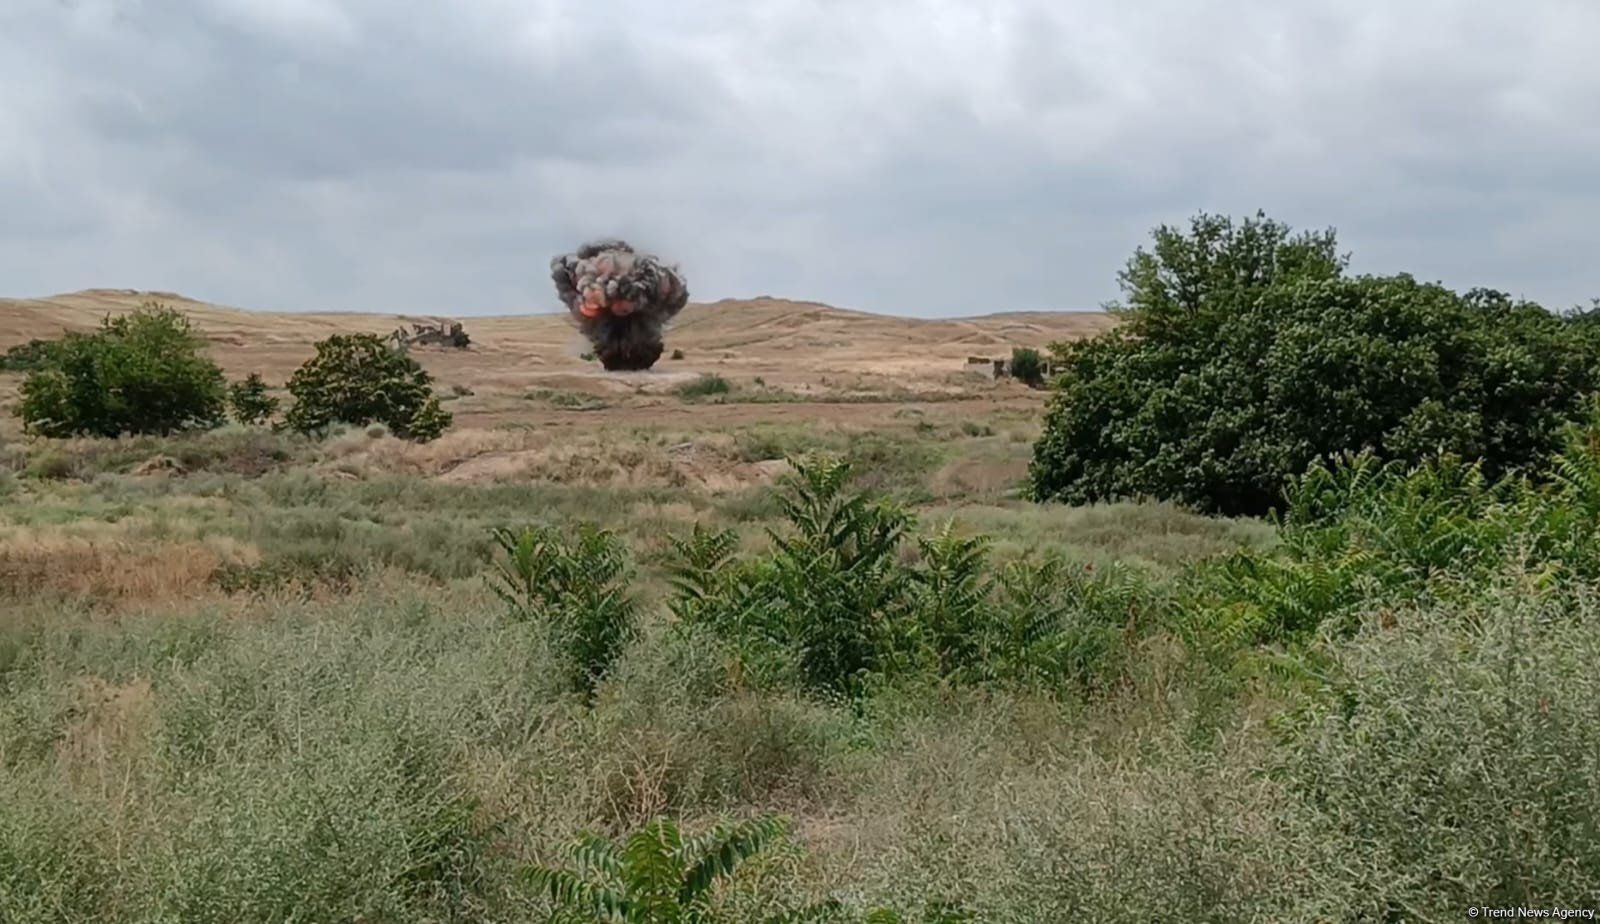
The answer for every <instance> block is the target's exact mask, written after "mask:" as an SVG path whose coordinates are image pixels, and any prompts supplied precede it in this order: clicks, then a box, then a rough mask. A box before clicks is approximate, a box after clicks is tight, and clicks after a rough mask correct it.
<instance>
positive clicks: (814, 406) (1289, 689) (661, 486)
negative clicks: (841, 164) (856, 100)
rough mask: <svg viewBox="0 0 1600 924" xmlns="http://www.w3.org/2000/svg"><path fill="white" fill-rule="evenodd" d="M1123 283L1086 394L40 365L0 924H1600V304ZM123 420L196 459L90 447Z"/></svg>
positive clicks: (21, 450)
mask: <svg viewBox="0 0 1600 924" xmlns="http://www.w3.org/2000/svg"><path fill="white" fill-rule="evenodd" d="M1124 279H1125V282H1126V284H1127V286H1128V288H1129V289H1130V290H1131V291H1132V293H1133V298H1132V301H1133V302H1134V310H1133V311H1131V312H1129V313H1127V314H1125V315H1124V316H1123V320H1122V324H1123V326H1122V327H1119V328H1117V329H1114V330H1112V331H1111V332H1110V333H1106V334H1102V335H1101V336H1098V337H1095V338H1093V339H1092V340H1088V341H1083V342H1082V343H1081V344H1078V345H1072V344H1069V343H1065V342H1063V343H1061V344H1058V345H1057V348H1056V349H1054V350H1053V357H1052V358H1053V361H1054V362H1055V363H1056V364H1057V365H1056V367H1055V368H1056V371H1055V373H1054V379H1053V380H1052V381H1051V382H1050V387H1049V388H1048V389H1047V390H1046V389H1041V390H1034V389H1029V388H1027V387H1025V386H1023V385H1022V384H1020V383H1018V382H1015V381H992V380H987V379H984V378H982V377H973V376H970V375H966V376H964V375H962V373H961V371H960V368H961V364H962V362H963V360H964V357H965V355H966V354H967V353H970V352H972V351H973V350H985V349H993V348H995V347H996V345H997V344H1000V343H1006V342H1017V343H1018V344H1019V345H1025V344H1024V341H1030V339H1031V345H1033V346H1036V347H1037V346H1043V345H1044V344H1042V343H1040V342H1039V341H1040V340H1042V339H1050V338H1055V337H1058V336H1059V339H1061V340H1062V341H1073V340H1076V339H1077V338H1078V337H1080V336H1082V335H1084V334H1088V333H1093V332H1094V331H1097V330H1105V329H1106V328H1107V327H1108V326H1109V325H1108V324H1105V323H1102V322H1101V321H1094V322H1087V321H1085V320H1083V319H1082V318H1077V319H1071V320H1070V322H1067V321H1062V320H1061V319H1059V318H1056V319H1052V318H1050V317H1049V316H1046V315H1038V316H1027V317H1025V318H1024V317H1013V318H1011V319H1005V318H991V319H977V320H971V321H961V322H911V321H904V322H899V321H895V320H894V319H881V318H880V319H874V318H871V317H869V316H861V315H856V314H851V313H847V312H833V311H831V309H826V308H824V307H822V306H811V305H804V306H798V307H797V306H796V305H795V304H794V303H777V302H774V301H773V300H760V301H758V302H756V303H750V304H749V305H744V306H740V305H722V306H720V307H718V306H709V307H707V306H700V307H698V308H694V309H691V310H690V311H688V312H685V315H684V318H685V322H684V324H683V325H682V327H681V330H680V331H679V333H678V334H673V335H669V339H668V346H669V347H671V348H674V349H675V350H679V351H681V352H678V353H676V354H675V355H674V358H673V359H671V360H667V361H665V362H664V363H663V364H662V366H663V367H662V369H660V370H659V371H657V372H653V373H651V374H649V375H644V376H627V375H620V376H613V375H604V374H597V373H596V372H594V371H593V369H592V368H589V365H588V364H586V362H585V361H584V360H582V359H581V358H580V357H578V356H575V355H572V356H569V355H566V354H565V353H563V352H562V350H563V347H561V345H560V343H559V340H560V337H561V336H563V334H561V330H560V328H559V327H558V326H557V325H556V324H555V323H554V322H552V323H544V322H543V321H540V322H539V323H537V324H536V323H533V322H530V323H529V324H528V325H527V326H528V328H529V329H532V330H533V332H532V333H531V334H530V333H528V332H527V331H524V330H523V328H522V326H521V325H520V322H518V321H516V320H515V319H492V320H491V321H489V322H486V323H485V324H484V325H483V326H482V327H481V329H480V328H475V329H474V330H473V348H472V349H471V350H466V351H435V352H429V351H425V350H419V351H416V352H415V353H414V354H396V355H390V354H388V353H387V352H386V351H384V350H381V349H378V348H377V346H376V345H375V343H374V342H373V341H371V340H368V341H360V340H350V339H340V338H341V337H343V336H344V334H346V333H349V332H352V331H356V330H361V329H364V328H372V327H375V326H377V327H381V324H379V322H380V321H382V320H384V319H377V320H374V319H370V318H367V319H363V318H360V317H356V316H332V315H324V316H298V317H294V318H289V317H274V316H270V315H252V314H249V313H244V312H229V311H226V310H222V309H213V308H208V307H205V306H195V305H194V304H193V303H188V302H184V301H182V300H179V299H178V298H177V297H173V300H174V301H180V302H181V303H182V304H184V305H186V306H188V307H186V309H185V313H186V315H187V316H189V317H190V318H192V319H193V322H194V325H195V327H194V332H193V333H191V332H190V331H189V330H188V329H187V328H185V327H184V326H183V324H186V323H188V322H183V323H180V322H179V321H178V320H174V319H173V317H169V318H167V319H166V320H161V319H160V318H157V319H155V320H151V319H149V318H146V319H145V320H143V321H134V322H129V323H128V324H127V325H124V326H123V327H117V326H116V325H113V324H111V323H110V322H108V323H107V326H106V330H107V332H106V333H105V334H103V335H102V336H101V339H99V340H94V339H89V340H79V341H74V342H73V343H71V344H68V345H66V346H55V345H50V344H35V345H33V346H28V347H25V348H21V349H20V350H13V351H11V352H9V353H7V354H6V358H5V362H6V363H9V364H11V367H12V369H13V371H11V372H6V373H0V410H3V411H6V412H7V413H6V414H5V421H4V423H0V920H3V921H7V922H10V921H18V922H36V921H37V922H88V921H94V922H102V921H103V922H113V924H123V922H127V924H133V922H139V924H144V922H209V921H216V922H239V921H252V922H254V921H274V922H289V921H295V922H302V921H304V922H311V921H315V922H346V921H348V922H446V921H460V922H466V921H472V922H513V921H549V922H579V921H591V922H592V921H619V922H634V924H643V922H650V924H660V922H701V924H712V922H751V921H761V922H765V921H771V922H778V921H790V922H799V921H834V922H845V921H860V922H863V924H893V922H921V924H950V922H963V921H982V922H1056V921H1067V920H1085V921H1104V922H1119V921H1139V922H1146V921H1184V922H1189V921H1215V922H1238V921H1273V922H1328V921H1337V922H1349V924H1355V922H1379V921H1382V922H1400V921H1408V922H1409V921H1458V920H1461V919H1463V918H1464V917H1466V916H1467V915H1468V911H1469V909H1472V908H1478V909H1480V915H1483V914H1484V913H1483V912H1482V911H1481V909H1483V908H1490V909H1497V910H1498V909H1518V908H1526V909H1542V910H1549V911H1551V912H1552V916H1560V915H1561V914H1562V913H1564V912H1566V911H1573V910H1582V909H1594V908H1596V906H1597V905H1600V846H1596V845H1597V844H1600V679H1597V676H1596V664H1600V396H1597V395H1596V387H1595V386H1596V383H1597V382H1600V334H1597V332H1600V326H1597V325H1594V324H1593V323H1592V321H1593V319H1594V318H1595V317H1600V312H1596V313H1591V314H1588V315H1576V316H1572V317H1558V316H1555V315H1553V314H1551V313H1549V312H1545V311H1544V310H1543V309H1540V308H1539V307H1538V306H1532V305H1527V304H1524V303H1519V302H1513V301H1512V300H1510V299H1509V298H1506V297H1504V296H1500V295H1498V294H1496V293H1484V292H1476V291H1475V292H1473V293H1469V294H1468V295H1465V296H1458V295H1456V294H1454V293H1451V292H1448V291H1447V290H1444V289H1443V288H1442V287H1438V286H1420V285H1417V284H1416V283H1415V282H1414V281H1413V280H1411V279H1409V277H1396V278H1389V279H1374V278H1371V277H1359V278H1351V277H1347V276H1345V275H1344V270H1343V264H1342V258H1337V248H1336V242H1335V241H1334V240H1333V238H1332V235H1331V233H1330V234H1329V235H1327V236H1326V237H1322V236H1309V237H1301V238H1298V239H1293V240H1291V239H1289V238H1288V236H1287V231H1286V229H1283V228H1281V227H1279V226H1275V225H1272V224H1270V223H1260V222H1258V223H1251V222H1246V223H1245V224H1244V225H1242V226H1234V225H1232V224H1231V223H1229V222H1226V221H1221V220H1213V219H1204V218H1203V219H1200V220H1197V221H1196V222H1195V223H1194V226H1193V231H1192V234H1191V235H1189V236H1185V235H1183V234H1182V233H1180V232H1177V231H1173V230H1171V229H1162V230H1161V231H1160V232H1158V234H1157V247H1156V252H1155V253H1154V254H1153V255H1151V254H1145V253H1143V252H1142V251H1141V252H1140V254H1137V255H1136V256H1135V259H1134V260H1133V261H1130V270H1129V272H1128V273H1127V274H1125V277H1124ZM117 297H119V298H120V296H117ZM108 300H114V299H113V296H112V295H108V294H106V293H105V292H98V293H80V294H79V295H76V296H70V297H63V298H62V299H57V300H55V301H50V300H43V301H38V300H36V301H30V302H14V303H10V306H9V308H8V310H11V311H13V312H15V313H17V316H18V317H19V318H20V321H19V322H18V326H17V328H16V330H15V331H13V333H14V334H15V335H16V336H26V337H29V338H34V337H38V338H48V337H55V336H57V335H58V334H59V333H60V331H61V330H63V329H82V328H83V327H84V326H85V324H86V323H88V321H89V319H90V315H91V313H93V312H96V311H99V310H102V309H104V308H106V307H107V305H108V303H109V302H108ZM124 307H126V306H124ZM713 309H715V310H713ZM741 312H744V313H742V314H741ZM174 317H175V316H174ZM547 320H548V319H547ZM1052 324H1054V325H1057V326H1056V327H1055V328H1051V326H1050V325H1052ZM141 325H143V326H141ZM897 325H898V326H897ZM1069 329H1070V331H1069ZM1052 331H1053V333H1052ZM19 332H20V333H19ZM518 337H522V339H520V340H519V339H517V338H518ZM674 337H676V338H677V339H673V338H674ZM319 338H323V339H319ZM313 340H315V341H316V344H315V347H316V350H317V355H318V357H319V359H318V363H319V364H320V368H319V371H318V372H317V374H316V376H310V375H302V376H299V377H298V378H296V377H292V376H290V374H289V372H290V370H291V369H293V368H295V366H296V364H300V363H305V365H301V366H300V369H305V368H308V367H309V366H311V365H312V363H310V362H307V356H308V354H310V353H311V351H312V348H313V342H312V341H313ZM330 344H332V345H331V346H330ZM202 347H203V348H204V349H202ZM324 347H327V350H326V356H324ZM74 350H76V351H77V352H73V351H74ZM340 351H342V354H341V353H340ZM201 352H209V353H210V355H211V356H212V357H213V358H214V359H216V360H217V363H218V365H219V366H220V368H213V366H212V365H211V361H210V360H202V359H200V358H198V357H199V355H200V353H201ZM335 354H340V355H343V356H344V357H345V359H340V358H339V356H338V355H335ZM357 355H364V356H367V357H368V358H369V360H370V362H367V361H366V360H364V361H363V362H367V365H366V366H364V367H362V368H361V369H360V370H358V371H360V372H361V374H362V375H363V376H365V378H363V379H362V384H361V387H360V388H355V387H349V383H350V382H352V381H355V379H354V378H353V377H349V378H346V377H347V376H350V373H348V372H347V371H342V370H347V369H348V368H352V367H353V366H354V365H359V364H352V363H350V362H347V360H348V359H349V357H351V356H357ZM174 357H176V359H174ZM374 357H375V359H374ZM323 359H326V362H322V360H323ZM51 363H54V364H55V366H54V368H53V371H52V370H51V369H47V370H46V371H45V372H40V373H38V374H37V377H35V371H29V370H38V369H41V368H46V367H48V366H49V364H51ZM24 367H26V368H24ZM423 367H427V370H428V371H429V372H430V373H431V375H424V374H423ZM261 370H264V375H263V376H262V377H261V378H258V379H255V380H253V382H254V384H250V385H249V388H245V387H244V385H243V384H241V383H249V382H251V381H252V380H250V379H247V378H246V376H247V374H249V373H252V372H256V371H261ZM224 373H225V374H226V380H231V381H233V382H234V383H235V387H237V388H238V390H239V394H245V393H246V392H248V397H249V398H250V406H251V407H252V408H255V409H256V410H258V411H259V414H257V413H256V411H251V412H250V413H249V414H244V413H241V403H240V402H239V401H238V400H237V399H236V397H234V391H233V390H232V389H228V388H225V386H226V380H225V377H224ZM118 376H120V377H121V378H120V379H116V377H118ZM25 378H26V381H31V382H33V383H34V384H33V385H31V386H30V385H27V384H25V383H24V382H25ZM111 379H116V380H117V381H119V382H125V383H127V386H126V387H119V388H111V389H108V388H106V387H103V384H104V382H106V381H109V380H111ZM285 379H288V382H289V383H290V387H289V389H288V390H289V391H291V392H296V394H295V396H294V401H295V406H293V407H289V408H288V409H287V411H286V412H285V414H284V415H283V419H284V421H299V423H300V424H303V425H304V426H300V425H298V424H297V425H296V426H283V425H280V424H278V423H276V422H273V420H274V415H275V412H276V410H277V409H282V408H281V407H280V406H278V405H274V403H273V401H274V400H275V399H278V398H283V397H284V395H283V394H282V391H283V389H282V388H277V387H269V386H271V383H280V382H283V381H285ZM164 381H165V382H169V383H178V384H182V385H183V386H184V388H185V389H187V390H186V391H185V392H184V394H187V395H188V396H189V399H190V400H191V403H192V405H193V407H194V408H198V410H186V409H185V408H184V407H182V406H180V405H179V403H178V402H175V401H168V400H166V398H167V397H170V396H171V395H174V394H178V391H177V390H173V389H166V388H163V387H161V384H162V383H163V382H164ZM152 383H154V384H153V385H152ZM335 386H336V387H335ZM436 386H437V387H436ZM141 389H142V391H141ZM134 393H142V394H144V395H146V396H147V397H146V399H145V400H146V402H147V403H150V404H160V405H161V406H160V408H159V410H161V411H162V413H164V414H167V415H168V417H167V418H164V420H176V421H179V422H180V424H181V423H182V422H183V421H184V420H186V419H188V420H191V421H193V420H198V421H200V423H197V424H193V425H192V426H191V425H182V426H180V425H171V424H169V423H166V422H163V423H162V425H161V426H160V427H154V426H151V427H145V426H142V422H146V421H148V420H149V419H151V414H152V413H153V411H151V409H150V408H148V407H145V406H144V405H141V404H140V403H139V402H138V401H132V400H127V399H126V396H127V395H129V394H134ZM151 395H154V396H156V397H155V398H150V397H148V396H151ZM225 395H226V396H228V401H227V402H225V401H224V396H225ZM330 395H332V396H334V397H338V396H340V395H345V396H347V397H348V396H349V395H354V396H355V397H354V398H353V399H351V400H352V401H353V402H355V403H365V404H371V405H373V406H381V407H383V408H384V409H385V410H386V412H390V413H391V416H395V417H396V419H398V420H400V421H401V423H402V424H409V425H411V426H410V429H409V431H408V436H409V437H410V438H405V439H402V438H399V437H397V436H396V435H395V432H396V431H395V429H394V428H392V427H391V426H388V425H385V424H384V423H378V422H373V418H372V415H368V414H365V413H363V414H358V415H356V416H362V417H365V418H367V419H366V422H363V423H359V424H357V425H353V426H352V425H335V426H332V427H324V426H322V425H321V422H322V421H325V420H335V419H338V420H344V419H351V417H350V414H351V413H354V412H351V411H349V410H348V406H347V408H345V409H340V408H338V407H334V406H332V405H331V404H323V405H318V404H317V403H316V402H318V401H326V400H327V399H329V396H330ZM374 395H377V396H380V397H382V398H383V400H376V399H375V398H374V397H373V396H374ZM163 396H166V397H163ZM396 396H398V397H396ZM163 402H164V403H163ZM302 402H303V406H302ZM225 403H226V404H229V405H230V406H231V407H232V408H233V409H232V411H231V412H230V413H231V416H232V417H233V418H234V420H235V422H234V423H228V424H224V425H218V424H220V423H221V421H222V420H223V419H224V413H223V412H224V406H225ZM285 404H287V402H285ZM400 405H404V406H403V407H402V408H400V409H399V410H397V409H396V408H397V407H399V406H400ZM19 406H21V407H23V408H24V409H25V410H27V411H28V413H25V414H23V415H22V416H23V417H24V418H28V417H30V416H31V429H32V431H33V432H31V433H28V434H24V433H23V432H22V429H21V427H20V426H18V425H17V423H16V422H15V420H13V419H12V418H11V415H10V414H9V411H10V410H11V409H13V408H16V407H19ZM341 414H343V415H345V416H339V415H341ZM185 415H187V417H186V416H185ZM330 415H332V416H330ZM257 417H259V418H260V419H262V420H263V421H266V422H264V423H261V424H257V425H243V424H241V423H238V422H237V421H238V420H240V419H246V418H248V419H256V418H257ZM106 421H110V422H111V423H110V424H109V425H106ZM308 421H309V422H310V423H307V422H308ZM312 424H315V426H313V425H312ZM97 428H98V429H99V430H106V429H109V430H111V431H117V430H127V429H130V428H131V429H133V430H139V429H147V430H157V431H163V430H164V431H169V432H167V433H165V434H164V435H143V436H140V435H122V436H118V437H114V438H108V437H104V436H101V437H97V438H90V437H87V436H82V435H78V436H56V437H48V436H45V435H43V434H42V433H41V432H39V431H41V430H56V431H61V432H79V433H81V432H97ZM297 428H298V429H302V430H304V431H305V432H299V433H297V432H294V431H295V430H296V429H297ZM402 429H404V428H402ZM181 431H187V432H181ZM1120 498H1127V499H1120ZM1160 498H1166V500H1161V499H1160ZM1042 499H1050V500H1052V501H1065V503H1061V502H1049V503H1046V502H1040V501H1041V500H1042ZM1200 510H1205V511H1209V512H1208V513H1207V514H1206V515H1202V514H1201V513H1199V512H1196V511H1200ZM1258 514H1264V515H1258ZM1513 913H1514V912H1513Z"/></svg>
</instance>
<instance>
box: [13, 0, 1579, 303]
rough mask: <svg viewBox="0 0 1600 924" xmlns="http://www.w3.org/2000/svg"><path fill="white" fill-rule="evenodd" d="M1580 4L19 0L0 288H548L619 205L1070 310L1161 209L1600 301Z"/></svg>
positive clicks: (1100, 290) (800, 269) (718, 275)
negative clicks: (1336, 236) (1273, 226)
mask: <svg viewBox="0 0 1600 924" xmlns="http://www.w3.org/2000/svg"><path fill="white" fill-rule="evenodd" d="M1596 36H1600V7H1597V6H1596V5H1594V4H1592V3H1591V2H1589V0H1545V2H1542V3H1539V4H1530V5H1526V6H1523V7H1520V8H1518V7H1516V6H1515V5H1511V4H1501V3H1492V2H1488V0H1416V2H1411V3H1405V4H1395V3H1391V2H1387V0H1310V2H1306V3H1299V4H1281V3H1276V2H1269V0H1226V2H1218V3H1209V4H1194V3H1190V2H1185V0H1153V2H1148V3H1141V4H1131V5H1123V4H1120V3H1115V2H1112V0H1102V2H1086V0H1083V2H1063V3H1051V2H1046V0H1003V2H1000V3H994V4H968V3H958V2H956V0H887V2H883V3H873V4H859V3H847V2H843V0H828V2H816V0H766V2H762V3H756V4H741V3H731V2H722V0H707V2H704V3H699V4H695V5H692V6H678V5H661V4H650V3H646V2H645V0H610V2H604V3H580V2H576V0H539V2H523V0H461V2H458V3H451V4H442V3H422V2H418V0H410V2H399V0H8V2H6V3H4V4H0V215H3V216H5V217H4V220H3V221H0V286H3V290H4V292H5V294H12V295H23V294H44V293H49V292H56V291H64V290H70V289H77V288H83V287H87V286H97V285H104V286H129V287H139V288H153V289H168V290H178V291H183V292H186V293H190V294H193V295H196V296H199V297H205V298H210V299H213V300H218V301H222V302H226V303H231V304H239V305H246V306H253V307H264V308H303V309H343V310H403V311H427V312H454V313H461V314H469V313H488V312H493V313H500V312H526V311H536V310H555V309H557V308H558V307H559V306H558V305H556V304H555V301H554V298H553V296H552V295H551V293H550V292H549V287H548V284H547V282H546V281H545V279H544V276H545V268H546V266H547V263H548V260H549V258H550V256H551V255H553V254H556V253H560V252H565V251H568V250H570V249H571V248H572V247H574V246H576V245H577V244H578V243H579V242H580V241H582V240H585V239H590V238H595V237H602V236H617V237H623V238H626V239H628V240H631V241H634V242H635V243H637V244H638V245H639V246H641V247H643V248H645V249H647V250H651V251H654V252H658V253H661V254H662V255H663V256H665V257H667V258H669V259H672V260H677V261H681V263H682V264H683V266H684V268H685V270H686V271H687V272H688V273H689V275H690V278H691V279H693V280H694V295H695V297H696V298H707V299H714V298H719V297H724V296H741V295H755V294H766V293H771V294H781V295H789V296H793V297H798V298H813V299H821V300H826V301H830V302H834V303H836V304H842V305H848V306H852V307H859V308H865V309H868V310H875V311H884V312H893V313H905V314H920V315H950V314H964V313H977V312H986V311H996V310H1008V309H1038V308H1088V307H1094V306H1095V305H1097V304H1099V303H1101V302H1102V301H1104V300H1106V299H1108V298H1112V297H1114V296H1115V295H1116V289H1115V276H1116V271H1117V269H1118V268H1119V266H1120V265H1121V263H1122V262H1123V261H1124V260H1125V259H1126V257H1127V256H1128V254H1129V253H1130V252H1131V251H1132V249H1133V248H1134V247H1135V246H1137V245H1139V244H1140V243H1142V242H1143V240H1144V239H1145V236H1146V234H1147V232H1148V230H1149V229H1150V227H1151V226H1152V225H1154V224H1156V223H1159V222H1181V221H1183V220H1184V219H1185V218H1186V217H1188V216H1189V215H1191V214H1193V213H1194V212H1195V211H1197V210H1200V209H1206V210H1213V211H1226V212H1231V213H1234V214H1242V213H1247V212H1251V211H1254V210H1255V209H1256V208H1264V209H1266V210H1267V211H1269V212H1270V213H1272V214H1274V215H1276V216H1279V217H1281V218H1283V219H1285V220H1288V221H1290V222H1292V223H1295V224H1298V225H1303V226H1310V227H1319V228H1320V227H1326V226H1329V225H1333V226H1336V227H1337V228H1338V229H1339V231H1340V233H1341V237H1342V238H1343V240H1344V243H1345V246H1346V248H1347V249H1350V250H1353V251H1354V252H1355V255H1356V265H1357V268H1358V269H1362V270H1375V271H1396V270H1408V271H1411V272H1415V273H1416V274H1417V275H1419V276H1422V277H1424V278H1429V279H1442V280H1443V281H1445V282H1446V283H1448V284H1451V285H1454V286H1458V287H1466V286H1476V285H1487V286H1493V287H1498V288H1503V289H1507V290H1510V291H1512V292H1514V293H1517V294H1520V295H1525V296H1527V297H1531V298H1535V299H1538V300H1540V301H1542V302H1544V303H1546V304H1549V305H1551V306H1553V307H1565V306H1568V305H1571V304H1574V303H1577V302H1579V301H1586V300H1587V299H1588V298H1589V297H1590V296H1593V295H1600V278H1597V275H1596V273H1595V270H1594V269H1593V268H1592V260H1591V258H1590V255H1591V254H1592V253H1593V252H1594V250H1595V249H1596V246H1597V245H1600V222H1596V221H1595V219H1594V217H1593V216H1594V215H1596V214H1600V184H1597V183H1595V182H1594V180H1593V177H1594V176H1595V175H1596V167H1597V166H1600V164H1597V160H1600V154H1597V153H1596V152H1597V151H1600V122H1597V121H1596V120H1595V119H1594V118H1593V114H1594V113H1595V112H1600V59H1597V58H1596V57H1595V56H1594V55H1593V54H1592V49H1591V44H1592V40H1593V39H1594V38H1595V37H1596Z"/></svg>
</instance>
